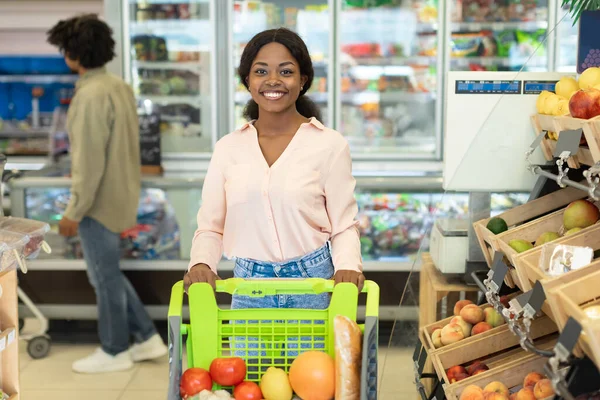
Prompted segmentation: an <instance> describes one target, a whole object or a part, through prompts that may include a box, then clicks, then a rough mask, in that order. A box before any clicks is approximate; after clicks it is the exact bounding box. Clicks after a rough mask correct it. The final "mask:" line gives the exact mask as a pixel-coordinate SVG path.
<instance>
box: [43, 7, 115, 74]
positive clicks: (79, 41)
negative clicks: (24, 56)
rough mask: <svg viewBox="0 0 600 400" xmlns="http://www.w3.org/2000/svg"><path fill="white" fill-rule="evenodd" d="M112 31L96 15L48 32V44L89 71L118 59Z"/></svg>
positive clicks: (70, 20)
mask: <svg viewBox="0 0 600 400" xmlns="http://www.w3.org/2000/svg"><path fill="white" fill-rule="evenodd" d="M112 33H113V32H112V29H111V28H110V27H109V26H108V25H107V24H106V23H105V22H103V21H101V20H100V19H98V16H97V15H96V14H86V15H81V16H78V17H74V18H70V19H67V20H63V21H60V22H59V23H58V24H56V25H55V26H54V27H52V29H50V30H49V31H48V32H47V35H48V43H50V44H52V45H54V46H56V47H58V48H59V49H60V51H61V52H62V53H63V54H64V55H66V56H67V57H69V58H70V59H71V60H74V61H79V63H80V64H81V66H82V67H84V68H86V69H93V68H100V67H103V66H104V65H105V64H107V63H108V62H109V61H111V60H112V59H113V58H115V41H114V40H113V38H112Z"/></svg>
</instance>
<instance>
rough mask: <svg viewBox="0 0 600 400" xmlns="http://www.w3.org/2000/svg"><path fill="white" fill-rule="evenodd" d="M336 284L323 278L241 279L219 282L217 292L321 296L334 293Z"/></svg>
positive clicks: (261, 295) (251, 294) (257, 295)
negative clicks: (321, 294) (310, 294)
mask: <svg viewBox="0 0 600 400" xmlns="http://www.w3.org/2000/svg"><path fill="white" fill-rule="evenodd" d="M333 287H334V282H333V281H332V280H326V279H321V278H309V279H281V278H275V279H241V278H231V279H225V280H220V281H217V283H216V289H217V292H223V293H229V294H231V295H233V294H236V295H241V296H249V297H264V296H275V295H278V294H309V293H314V294H320V293H326V292H333Z"/></svg>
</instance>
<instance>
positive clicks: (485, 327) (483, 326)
mask: <svg viewBox="0 0 600 400" xmlns="http://www.w3.org/2000/svg"><path fill="white" fill-rule="evenodd" d="M492 329H494V327H493V326H491V325H490V324H488V323H487V322H480V323H478V324H476V325H475V326H474V327H473V329H471V335H479V334H480V333H483V332H486V331H489V330H492Z"/></svg>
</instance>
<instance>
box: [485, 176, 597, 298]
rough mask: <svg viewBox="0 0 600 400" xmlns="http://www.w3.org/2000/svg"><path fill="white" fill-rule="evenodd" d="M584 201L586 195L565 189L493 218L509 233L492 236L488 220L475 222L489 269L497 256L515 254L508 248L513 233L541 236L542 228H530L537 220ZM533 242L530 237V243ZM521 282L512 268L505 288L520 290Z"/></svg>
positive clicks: (578, 191) (571, 189)
mask: <svg viewBox="0 0 600 400" xmlns="http://www.w3.org/2000/svg"><path fill="white" fill-rule="evenodd" d="M585 197H586V194H585V193H583V192H582V191H580V190H577V189H576V188H572V187H568V188H565V189H561V190H558V191H556V192H553V193H550V194H548V195H546V196H543V197H540V198H538V199H535V200H532V201H530V202H528V203H526V204H523V205H521V206H518V207H515V208H513V209H511V210H508V211H506V212H504V213H502V214H499V215H498V216H496V218H501V219H503V220H504V221H505V222H506V224H507V226H508V230H507V231H506V232H502V233H500V234H495V233H493V232H492V231H491V230H489V229H488V227H487V226H488V223H489V222H490V220H491V218H486V219H483V220H480V221H477V222H475V223H474V224H473V228H474V229H475V233H476V235H477V239H478V241H479V245H480V246H481V248H482V250H483V254H484V256H485V259H486V262H487V264H488V266H489V267H491V266H492V262H493V257H494V254H495V253H497V252H500V253H504V254H505V255H507V256H514V255H516V254H517V253H516V251H514V250H513V249H512V248H511V247H510V246H508V243H509V242H510V240H512V238H515V237H518V235H516V234H514V232H515V231H522V230H523V229H525V230H526V231H527V232H528V233H529V236H533V234H534V233H536V232H539V233H540V234H541V233H543V231H541V232H540V229H542V228H543V227H542V226H538V228H539V229H535V228H531V225H530V224H533V225H534V226H535V225H536V219H539V218H540V217H543V216H546V215H547V214H548V213H555V212H557V210H561V209H563V208H564V207H566V206H567V205H568V204H569V203H571V202H573V201H575V200H579V199H582V198H585ZM530 221H531V222H530ZM536 238H537V237H533V239H532V241H534V240H535V239H536ZM509 261H511V257H509ZM520 279H521V278H520V277H519V274H518V272H517V270H516V269H515V268H511V270H510V274H509V275H508V276H507V277H506V284H507V285H508V286H509V287H515V285H516V286H518V287H519V288H520V289H522V290H523V287H522V283H521V281H520Z"/></svg>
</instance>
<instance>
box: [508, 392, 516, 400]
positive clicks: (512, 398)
mask: <svg viewBox="0 0 600 400" xmlns="http://www.w3.org/2000/svg"><path fill="white" fill-rule="evenodd" d="M508 400H517V393H511V394H510V397H509V398H508Z"/></svg>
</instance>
